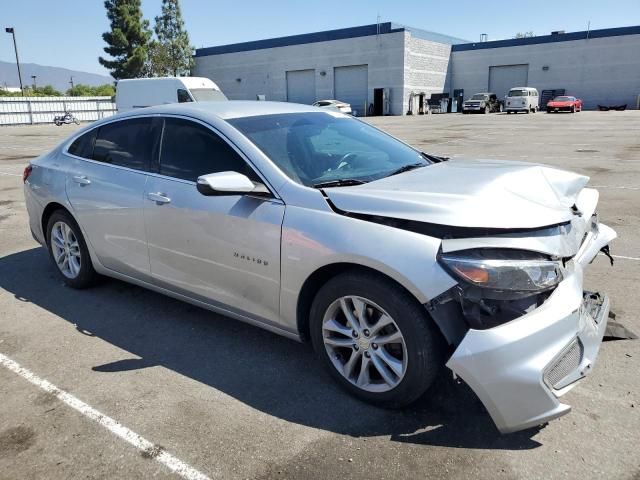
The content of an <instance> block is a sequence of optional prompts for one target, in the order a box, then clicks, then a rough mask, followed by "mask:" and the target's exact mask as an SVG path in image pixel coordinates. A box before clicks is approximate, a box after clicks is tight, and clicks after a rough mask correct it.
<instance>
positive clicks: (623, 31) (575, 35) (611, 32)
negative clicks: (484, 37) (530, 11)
mask: <svg viewBox="0 0 640 480" xmlns="http://www.w3.org/2000/svg"><path fill="white" fill-rule="evenodd" d="M622 35H640V25H638V26H633V27H618V28H603V29H600V30H584V31H581V32H569V33H556V34H552V35H540V36H538V37H526V38H510V39H508V40H494V41H491V42H475V43H462V44H454V45H453V47H452V50H453V51H454V52H463V51H465V50H483V49H487V48H502V47H517V46H520V45H536V44H540V43H555V42H570V41H572V40H588V39H589V38H604V37H619V36H622Z"/></svg>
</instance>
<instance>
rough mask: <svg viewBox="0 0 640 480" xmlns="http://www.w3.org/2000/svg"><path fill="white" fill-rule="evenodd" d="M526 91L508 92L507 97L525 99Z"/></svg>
mask: <svg viewBox="0 0 640 480" xmlns="http://www.w3.org/2000/svg"><path fill="white" fill-rule="evenodd" d="M526 96H527V91H526V90H509V95H507V97H526Z"/></svg>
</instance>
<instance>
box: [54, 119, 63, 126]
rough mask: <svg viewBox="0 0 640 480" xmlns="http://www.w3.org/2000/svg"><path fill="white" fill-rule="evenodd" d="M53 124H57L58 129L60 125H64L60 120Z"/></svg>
mask: <svg viewBox="0 0 640 480" xmlns="http://www.w3.org/2000/svg"><path fill="white" fill-rule="evenodd" d="M53 123H55V124H56V126H57V127H59V126H60V125H62V124H61V123H60V122H59V121H58V120H56V121H54V122H53Z"/></svg>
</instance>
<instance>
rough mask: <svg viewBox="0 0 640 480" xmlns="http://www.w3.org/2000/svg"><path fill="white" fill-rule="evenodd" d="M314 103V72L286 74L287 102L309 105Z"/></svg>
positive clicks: (297, 71) (305, 71)
mask: <svg viewBox="0 0 640 480" xmlns="http://www.w3.org/2000/svg"><path fill="white" fill-rule="evenodd" d="M315 101H316V71H315V70H292V71H289V72H287V102H293V103H304V104H305V105H311V104H312V103H313V102H315Z"/></svg>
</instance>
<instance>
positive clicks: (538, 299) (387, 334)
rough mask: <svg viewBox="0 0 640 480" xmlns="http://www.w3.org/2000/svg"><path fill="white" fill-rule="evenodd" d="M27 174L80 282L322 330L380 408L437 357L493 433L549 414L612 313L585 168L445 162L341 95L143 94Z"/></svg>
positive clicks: (327, 358) (53, 248) (38, 214)
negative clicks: (334, 104)
mask: <svg viewBox="0 0 640 480" xmlns="http://www.w3.org/2000/svg"><path fill="white" fill-rule="evenodd" d="M23 179H24V193H25V202H26V208H27V211H28V213H29V225H30V228H31V231H32V234H33V236H34V238H35V239H36V240H37V241H38V242H40V243H41V244H42V245H43V246H45V247H46V248H47V250H48V253H49V256H50V258H51V261H52V265H53V268H54V269H55V270H56V272H57V273H58V274H59V276H60V278H61V279H62V280H63V281H64V282H65V283H66V284H67V285H68V286H70V287H73V288H85V287H88V286H90V285H91V284H92V282H93V281H94V280H95V279H96V275H97V274H103V275H107V276H111V277H115V278H118V279H121V280H124V281H128V282H131V283H134V284H137V285H140V286H143V287H146V288H149V289H152V290H155V291H158V292H161V293H164V294H168V295H171V296H173V297H176V298H179V299H182V300H185V301H187V302H191V303H193V304H195V305H198V306H200V307H203V308H207V309H210V310H213V311H216V312H219V313H222V314H224V315H227V316H230V317H233V318H235V319H238V320H242V321H245V322H249V323H252V324H254V325H259V326H261V327H263V328H266V329H268V330H271V331H273V332H276V333H279V334H281V335H285V336H287V337H290V338H294V339H298V340H303V341H305V340H310V342H311V343H312V345H313V347H314V349H315V350H316V352H317V355H318V357H319V359H320V361H321V362H322V363H323V364H324V365H325V366H326V368H327V369H328V370H329V371H330V372H331V374H332V375H333V377H334V378H335V379H336V381H337V382H338V383H340V385H342V386H343V387H344V388H345V389H346V390H347V391H349V392H350V393H351V394H353V395H355V396H357V397H358V398H360V399H362V400H364V401H368V402H371V403H373V404H376V405H380V406H384V407H395V408H397V407H402V406H405V405H408V404H410V403H412V402H414V401H416V400H417V399H418V398H420V397H421V396H422V395H423V394H424V393H425V392H426V390H427V389H428V388H429V387H430V386H431V385H432V384H433V382H434V380H435V378H436V376H437V374H438V373H439V371H440V370H441V368H442V367H443V366H444V365H446V366H447V367H449V368H450V369H451V370H452V371H453V372H455V374H456V375H458V376H460V377H461V378H462V379H463V380H464V381H465V382H466V383H467V384H468V385H469V386H470V387H471V388H472V389H473V390H474V391H475V393H476V394H477V395H478V397H479V398H480V400H481V401H482V402H483V403H484V405H485V406H486V408H487V410H488V412H489V414H490V415H491V417H492V418H493V420H494V422H495V423H496V425H497V427H498V429H500V431H502V432H510V431H514V430H520V429H524V428H528V427H532V426H535V425H538V424H541V423H545V422H547V421H549V420H552V419H554V418H557V417H559V416H561V415H564V414H566V413H568V412H569V410H570V407H569V406H568V405H564V404H562V403H560V401H559V398H560V397H561V396H562V395H564V394H565V393H567V391H568V390H570V389H571V388H572V387H573V386H574V385H575V384H576V382H577V381H579V380H581V379H582V378H583V377H584V376H585V375H587V374H588V373H589V372H590V371H591V370H592V367H593V365H594V362H595V360H596V357H597V354H598V350H599V348H600V345H601V342H602V338H603V335H604V331H605V328H606V324H607V318H608V313H609V300H608V297H607V296H606V295H604V294H602V295H601V294H598V293H594V292H585V291H583V272H584V270H585V269H586V268H587V267H588V266H589V263H590V262H591V261H592V260H593V259H594V258H595V256H596V255H597V254H598V252H599V251H600V250H603V251H604V252H605V253H606V254H608V253H609V251H608V249H607V245H608V243H609V242H611V241H612V240H613V239H614V238H615V236H616V233H615V232H614V231H613V230H612V229H611V228H609V227H607V226H606V225H604V224H601V223H599V220H598V216H597V215H596V207H597V203H598V192H597V190H594V189H590V188H585V186H586V184H587V182H588V180H589V178H588V177H585V176H583V175H579V174H575V173H571V172H567V171H563V170H558V169H555V168H552V167H547V166H543V165H536V164H528V163H524V162H505V161H497V160H469V159H467V160H464V159H455V160H447V159H446V158H442V157H437V156H433V155H428V154H425V153H422V152H420V151H419V150H417V149H414V148H412V147H410V146H409V145H407V144H405V143H403V142H401V141H399V140H397V139H395V138H393V137H391V136H389V135H388V134H386V133H384V132H382V131H381V130H378V129H377V128H375V127H373V126H371V125H369V124H367V123H365V122H362V121H359V120H357V119H355V118H353V117H351V116H350V115H344V114H341V113H338V112H335V111H322V110H320V109H318V108H315V107H312V106H305V105H296V104H291V103H284V102H242V101H237V102H207V103H191V104H182V105H164V106H158V107H151V108H149V109H145V110H139V111H131V112H128V113H125V114H119V115H116V116H113V117H110V118H108V119H104V120H101V121H98V122H96V123H93V124H91V125H90V126H88V127H87V128H84V129H83V130H80V131H77V132H75V133H74V134H73V135H72V136H70V137H69V138H68V139H67V140H66V141H64V142H62V143H61V144H60V145H59V146H57V147H56V148H54V149H53V150H52V151H51V152H49V153H47V154H45V155H43V156H41V157H38V158H37V159H34V160H32V161H31V163H30V164H29V165H28V166H27V168H26V169H25V171H24V176H23ZM212 325H214V327H213V328H215V324H212ZM229 331H230V330H228V331H227V333H226V334H228V332H229ZM175 348H176V349H180V348H185V349H188V348H189V346H188V345H176V346H175ZM233 353H234V352H231V351H230V352H228V354H229V355H233ZM202 361H204V362H206V359H202ZM264 361H268V358H265V359H264ZM289 361H291V362H295V361H296V360H295V359H289ZM214 367H215V365H212V366H211V368H214ZM239 368H251V367H250V366H242V367H239ZM274 375H277V372H274ZM267 381H268V380H267ZM332 408H339V406H335V405H334V406H333V407H332ZM578 418H579V417H578ZM578 418H577V419H576V421H577V420H578Z"/></svg>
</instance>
